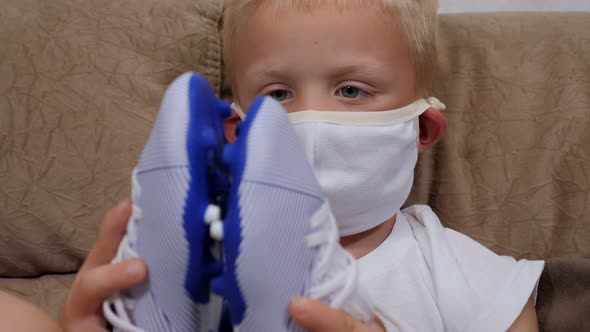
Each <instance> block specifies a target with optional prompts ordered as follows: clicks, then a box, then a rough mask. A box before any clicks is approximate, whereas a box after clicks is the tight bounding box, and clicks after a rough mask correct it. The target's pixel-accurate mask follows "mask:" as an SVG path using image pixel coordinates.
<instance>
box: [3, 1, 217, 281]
mask: <svg viewBox="0 0 590 332" xmlns="http://www.w3.org/2000/svg"><path fill="white" fill-rule="evenodd" d="M221 11H222V4H221V3H220V2H219V1H217V0H208V1H194V0H128V1H118V0H99V1H84V2H80V1H73V0H55V1H43V0H26V1H20V0H12V1H10V0H9V1H4V2H3V3H2V8H0V45H2V47H0V183H1V184H2V185H1V186H0V276H14V277H26V276H35V275H39V274H41V273H44V272H51V273H57V272H60V273H61V272H71V271H75V270H76V269H77V268H78V266H79V264H80V262H81V261H82V260H83V259H84V257H85V256H86V254H87V252H88V248H89V246H90V245H91V244H92V242H93V241H94V238H95V236H96V229H97V226H98V223H99V221H100V220H101V218H102V216H103V214H104V213H105V211H106V210H107V209H108V208H109V207H110V206H112V205H114V204H115V203H116V202H117V201H118V200H119V199H121V198H123V197H126V196H127V195H128V193H129V175H130V171H131V169H132V167H133V166H134V164H135V161H136V160H137V157H138V155H139V153H140V152H141V149H142V147H143V144H144V142H145V139H146V138H147V135H148V134H149V131H150V128H151V124H152V121H153V119H154V116H155V114H156V112H157V106H158V104H159V101H160V98H161V96H162V93H163V91H164V88H165V87H166V86H167V85H168V84H169V83H170V82H171V81H172V80H173V79H174V78H175V77H176V76H177V75H179V74H180V73H182V72H184V71H187V70H196V71H200V72H201V73H203V74H205V75H206V76H207V77H208V78H209V79H210V81H211V83H212V85H213V86H214V87H215V88H216V89H217V90H219V89H220V87H219V86H220V80H221V72H220V66H221V58H220V42H219V35H218V22H219V20H220V16H221Z"/></svg>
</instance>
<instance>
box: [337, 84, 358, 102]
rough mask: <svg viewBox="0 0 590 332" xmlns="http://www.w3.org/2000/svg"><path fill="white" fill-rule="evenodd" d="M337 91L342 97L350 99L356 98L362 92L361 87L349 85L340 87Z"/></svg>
mask: <svg viewBox="0 0 590 332" xmlns="http://www.w3.org/2000/svg"><path fill="white" fill-rule="evenodd" d="M339 92H340V95H341V96H342V97H344V98H350V99H356V98H358V97H359V96H360V95H361V93H362V91H361V89H359V88H357V87H354V86H350V85H347V86H345V87H343V88H340V90H339Z"/></svg>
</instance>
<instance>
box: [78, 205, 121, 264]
mask: <svg viewBox="0 0 590 332" xmlns="http://www.w3.org/2000/svg"><path fill="white" fill-rule="evenodd" d="M130 214H131V204H130V201H129V200H128V199H125V200H123V201H121V202H120V203H119V204H118V205H117V206H116V207H114V208H111V209H110V210H109V211H108V212H107V214H106V215H105V217H104V219H103V221H102V223H101V226H100V230H99V232H98V237H97V238H96V242H95V243H94V246H93V247H92V250H90V253H89V254H88V257H87V258H86V261H85V262H84V266H83V267H82V269H87V268H93V267H96V266H99V265H104V264H107V263H110V262H111V260H112V259H113V257H115V255H116V253H117V248H118V247H119V243H120V242H121V239H123V235H125V230H126V227H127V223H128V222H129V215H130Z"/></svg>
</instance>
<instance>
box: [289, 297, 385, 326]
mask: <svg viewBox="0 0 590 332" xmlns="http://www.w3.org/2000/svg"><path fill="white" fill-rule="evenodd" d="M289 312H290V313H291V316H292V317H293V319H294V320H295V321H296V322H297V323H299V324H300V325H301V326H303V327H305V328H307V329H309V330H311V331H313V332H385V327H384V326H383V324H381V322H380V321H379V320H378V319H375V321H373V323H371V325H366V324H364V323H362V322H360V321H357V320H354V319H353V318H352V317H350V316H349V315H348V314H347V313H346V312H344V311H342V310H338V309H334V308H331V307H330V306H328V305H327V304H325V303H322V302H320V301H316V300H311V299H306V298H296V299H294V300H293V301H291V304H290V305H289Z"/></svg>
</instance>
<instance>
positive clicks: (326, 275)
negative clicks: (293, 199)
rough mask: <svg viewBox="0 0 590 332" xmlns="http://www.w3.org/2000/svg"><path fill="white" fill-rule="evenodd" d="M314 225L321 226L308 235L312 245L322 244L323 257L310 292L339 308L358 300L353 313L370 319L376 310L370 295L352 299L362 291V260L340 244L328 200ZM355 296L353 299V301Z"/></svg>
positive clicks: (315, 271) (320, 258)
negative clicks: (360, 272) (368, 299)
mask: <svg viewBox="0 0 590 332" xmlns="http://www.w3.org/2000/svg"><path fill="white" fill-rule="evenodd" d="M311 225H312V228H314V229H317V231H315V232H314V233H312V234H310V235H308V236H307V237H306V239H305V242H306V245H307V246H309V247H317V248H319V250H320V252H319V260H318V262H317V265H316V267H315V269H314V271H313V272H312V284H314V285H316V286H313V287H312V288H311V289H309V290H308V294H307V295H308V296H310V297H311V298H314V299H319V300H324V301H326V302H328V303H329V304H330V305H331V306H333V307H335V308H342V307H343V306H344V305H345V304H347V303H348V302H351V303H354V305H353V306H352V307H353V310H354V311H358V312H354V313H350V312H349V314H353V315H358V316H360V317H355V318H357V319H359V318H361V319H362V320H370V319H371V318H372V315H373V310H372V307H371V305H370V304H369V303H368V302H365V301H367V299H365V298H362V296H361V297H359V298H356V299H352V297H354V296H355V295H356V294H355V292H357V291H359V286H358V285H359V267H358V262H357V261H356V260H355V259H354V257H352V256H351V255H350V254H349V253H348V252H346V251H345V250H344V249H343V248H342V247H341V246H340V243H339V241H340V237H339V234H338V226H337V224H336V220H335V219H334V215H333V214H332V211H331V209H330V206H329V205H328V203H327V202H325V203H324V204H323V205H322V206H321V207H320V209H319V210H318V211H316V213H315V214H314V215H313V217H312V220H311ZM349 300H351V301H349Z"/></svg>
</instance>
